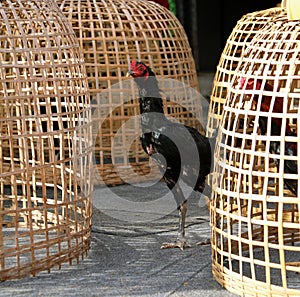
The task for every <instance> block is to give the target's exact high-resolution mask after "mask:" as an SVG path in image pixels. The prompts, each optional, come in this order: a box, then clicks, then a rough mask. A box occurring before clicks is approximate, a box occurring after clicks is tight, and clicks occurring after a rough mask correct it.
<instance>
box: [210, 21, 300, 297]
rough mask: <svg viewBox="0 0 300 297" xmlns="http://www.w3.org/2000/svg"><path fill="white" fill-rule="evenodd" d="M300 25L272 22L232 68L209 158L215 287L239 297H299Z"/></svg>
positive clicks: (255, 38)
mask: <svg viewBox="0 0 300 297" xmlns="http://www.w3.org/2000/svg"><path fill="white" fill-rule="evenodd" d="M299 99H300V22H299V21H289V20H288V19H287V17H283V16H281V17H278V18H274V19H272V20H270V21H269V22H268V24H267V25H266V26H265V27H264V28H262V29H261V30H260V32H259V33H257V34H256V35H255V37H254V38H253V40H252V41H251V43H250V44H249V45H248V47H247V49H246V50H245V53H244V55H243V57H242V60H241V61H240V63H239V65H238V66H237V68H236V72H235V75H234V76H233V80H232V84H231V85H230V87H229V89H228V97H227V100H226V102H225V104H224V114H223V118H222V121H221V125H220V130H219V135H218V139H217V146H216V151H215V158H216V159H215V173H214V179H213V189H214V191H213V200H212V204H211V228H212V260H213V264H212V265H213V275H214V277H215V279H216V280H217V281H218V282H219V283H220V284H222V285H223V286H224V287H225V288H227V289H229V290H230V291H232V292H234V293H236V294H239V295H241V296H300V279H299V272H300V218H299V207H300V200H299V197H298V193H299V192H300V188H299V187H300V183H299V180H300V175H299V174H300V171H299V166H300V163H299V152H300V150H299V148H300V138H299V129H298V127H299V124H298V123H299V119H300V110H299Z"/></svg>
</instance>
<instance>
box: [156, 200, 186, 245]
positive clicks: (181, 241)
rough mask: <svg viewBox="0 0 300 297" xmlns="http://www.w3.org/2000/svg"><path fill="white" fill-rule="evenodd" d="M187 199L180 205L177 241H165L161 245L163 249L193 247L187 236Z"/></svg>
mask: <svg viewBox="0 0 300 297" xmlns="http://www.w3.org/2000/svg"><path fill="white" fill-rule="evenodd" d="M186 211H187V207H186V201H184V202H183V203H182V204H181V205H180V207H179V226H178V235H177V239H176V241H175V242H171V243H163V245H162V246H161V248H162V249H167V248H180V249H181V250H183V249H184V248H185V247H191V245H190V244H189V243H188V242H187V240H186V238H185V216H186Z"/></svg>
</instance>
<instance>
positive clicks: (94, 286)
mask: <svg viewBox="0 0 300 297" xmlns="http://www.w3.org/2000/svg"><path fill="white" fill-rule="evenodd" d="M212 78H213V75H212V74H210V73H208V74H201V75H200V88H201V94H202V95H203V96H204V97H206V98H208V97H209V92H210V88H211V83H212ZM185 190H186V191H187V195H189V196H190V199H188V215H187V238H188V240H189V242H190V243H191V245H192V247H191V248H188V249H185V250H184V251H180V250H179V249H166V250H162V249H160V246H161V244H162V243H163V242H166V241H172V240H174V239H175V238H176V235H177V223H178V215H177V211H176V210H175V205H174V201H173V199H172V198H170V197H169V196H168V190H167V188H166V185H165V184H164V183H161V182H158V183H154V184H151V183H145V184H137V185H124V186H118V187H114V188H106V187H99V188H96V189H95V193H94V203H93V205H94V210H93V229H92V237H91V241H92V243H91V250H90V253H89V256H88V258H86V259H85V260H84V261H82V262H80V263H79V265H74V266H69V265H67V264H65V265H63V266H62V269H61V270H58V269H53V270H52V271H51V273H50V274H48V273H47V272H44V273H40V274H38V275H37V276H36V277H34V278H33V277H30V278H24V279H21V280H14V281H6V282H2V283H0V296H1V297H8V296H14V297H17V296H65V297H66V296H72V297H73V296H103V297H105V296H113V297H117V296H126V297H127V296H128V297H130V296H132V297H134V296H136V297H142V296H149V297H150V296H151V297H152V296H174V297H179V296H184V297H194V296H205V297H209V296H213V297H229V296H236V295H234V294H231V293H229V292H227V291H226V290H225V289H223V288H222V287H221V286H220V285H219V284H218V283H217V282H215V281H214V279H213V277H212V273H211V270H212V267H211V249H210V246H209V245H203V246H196V243H197V242H199V241H205V240H207V239H209V237H210V229H209V212H208V210H207V207H206V205H205V202H204V200H203V199H201V197H200V195H199V193H194V192H191V193H189V191H190V189H188V188H187V187H186V188H185Z"/></svg>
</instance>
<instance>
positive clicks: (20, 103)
mask: <svg viewBox="0 0 300 297" xmlns="http://www.w3.org/2000/svg"><path fill="white" fill-rule="evenodd" d="M0 15H1V22H0V57H1V58H0V280H1V281H2V280H7V279H13V278H20V277H24V276H29V275H35V274H36V273H37V272H39V271H42V270H46V271H50V268H52V267H53V266H58V267H60V266H61V264H62V263H64V262H67V263H69V264H71V263H72V260H76V261H78V260H79V259H81V258H82V257H83V256H84V255H85V254H86V253H87V251H88V249H89V245H90V228H91V201H90V200H91V195H92V181H91V174H92V173H91V172H92V162H91V158H92V135H91V127H92V126H91V111H90V107H89V94H88V84H87V77H86V74H85V68H84V60H83V56H82V52H81V50H80V47H79V44H78V42H77V39H76V36H75V34H74V32H73V31H72V28H71V27H70V25H69V23H68V21H67V19H66V18H65V17H64V16H63V15H62V13H61V12H60V10H59V9H58V7H57V5H56V4H55V3H54V2H53V1H38V0H32V1H27V0H26V1H25V0H15V1H9V0H5V1H1V3H0Z"/></svg>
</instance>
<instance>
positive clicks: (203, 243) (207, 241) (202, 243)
mask: <svg viewBox="0 0 300 297" xmlns="http://www.w3.org/2000/svg"><path fill="white" fill-rule="evenodd" d="M208 244H210V239H206V240H204V241H199V242H197V243H196V245H208Z"/></svg>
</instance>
